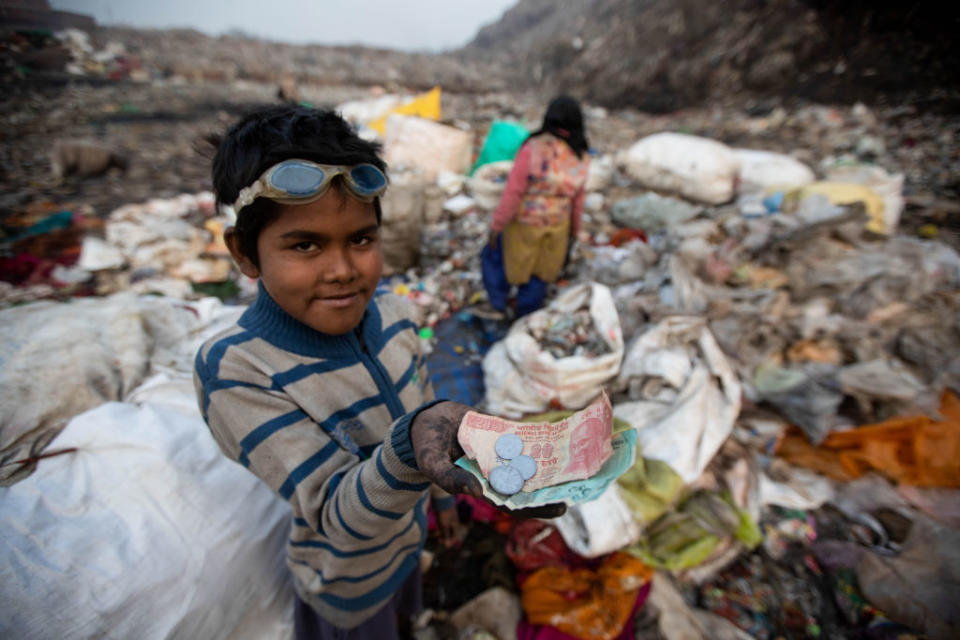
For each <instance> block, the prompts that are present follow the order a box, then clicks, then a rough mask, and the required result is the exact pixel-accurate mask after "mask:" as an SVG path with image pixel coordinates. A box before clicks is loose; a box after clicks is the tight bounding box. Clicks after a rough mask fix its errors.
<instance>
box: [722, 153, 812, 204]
mask: <svg viewBox="0 0 960 640" xmlns="http://www.w3.org/2000/svg"><path fill="white" fill-rule="evenodd" d="M733 152H734V153H735V154H736V156H737V159H738V160H739V161H740V181H739V184H738V190H739V191H740V192H741V193H750V192H755V191H765V190H767V189H773V188H782V189H785V188H789V187H802V186H804V185H808V184H810V183H811V182H813V181H814V180H816V179H817V178H816V176H815V175H814V173H813V170H812V169H810V167H808V166H807V165H805V164H803V163H802V162H800V161H799V160H795V159H793V158H791V157H790V156H787V155H784V154H782V153H774V152H772V151H762V150H759V149H734V150H733Z"/></svg>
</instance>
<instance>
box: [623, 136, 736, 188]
mask: <svg viewBox="0 0 960 640" xmlns="http://www.w3.org/2000/svg"><path fill="white" fill-rule="evenodd" d="M621 163H622V164H623V165H624V168H625V169H626V171H627V173H628V174H629V175H630V176H632V177H633V178H634V179H635V180H637V181H638V182H639V183H640V184H642V185H643V186H645V187H647V188H648V189H655V190H658V191H669V192H672V193H678V194H680V195H682V196H684V197H686V198H689V199H690V200H696V201H697V202H703V203H706V204H723V203H724V202H729V201H730V200H731V199H733V195H734V191H735V189H736V183H737V176H738V175H739V173H740V161H739V160H738V159H737V156H736V154H735V153H734V152H733V150H732V149H730V147H728V146H726V145H725V144H722V143H720V142H717V141H716V140H709V139H707V138H700V137H698V136H691V135H686V134H683V133H657V134H654V135H652V136H647V137H646V138H643V139H642V140H640V141H639V142H637V143H636V144H634V145H633V146H632V147H630V148H629V149H627V151H626V152H625V153H624V154H623V155H622V156H621Z"/></svg>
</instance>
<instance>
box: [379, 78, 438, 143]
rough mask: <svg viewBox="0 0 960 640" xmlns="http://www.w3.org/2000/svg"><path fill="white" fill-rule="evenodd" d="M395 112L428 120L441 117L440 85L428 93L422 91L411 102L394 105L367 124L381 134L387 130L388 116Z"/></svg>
mask: <svg viewBox="0 0 960 640" xmlns="http://www.w3.org/2000/svg"><path fill="white" fill-rule="evenodd" d="M393 114H396V115H401V116H417V117H420V118H426V119H427V120H439V119H440V87H434V88H433V89H431V90H430V91H427V92H426V93H421V94H420V95H418V96H417V97H415V98H414V99H413V100H411V101H410V102H407V103H405V104H402V105H400V106H399V107H394V108H393V109H391V110H390V111H388V112H387V113H386V114H384V115H382V116H380V117H379V118H377V119H376V120H371V121H370V122H368V123H367V126H368V127H370V128H371V129H373V130H374V131H376V132H377V133H379V134H380V135H381V136H382V135H385V134H386V132H387V118H388V117H389V116H391V115H393Z"/></svg>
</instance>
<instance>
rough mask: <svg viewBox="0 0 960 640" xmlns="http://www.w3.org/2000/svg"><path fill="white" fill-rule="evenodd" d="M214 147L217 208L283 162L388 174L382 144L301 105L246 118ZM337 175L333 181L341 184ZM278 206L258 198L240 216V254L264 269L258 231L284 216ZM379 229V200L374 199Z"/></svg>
mask: <svg viewBox="0 0 960 640" xmlns="http://www.w3.org/2000/svg"><path fill="white" fill-rule="evenodd" d="M208 141H209V142H210V143H211V144H213V145H214V147H215V148H216V154H215V155H214V157H213V166H212V172H211V173H212V178H213V191H214V193H215V194H216V197H217V205H218V206H219V205H232V204H233V203H234V202H235V201H236V199H237V197H238V196H239V194H240V190H241V189H243V188H244V187H246V186H248V185H251V184H253V182H254V181H256V179H257V178H259V177H260V175H261V174H262V173H263V172H264V171H266V170H267V169H269V168H270V167H272V166H273V165H275V164H277V163H278V162H283V161H284V160H289V159H291V158H302V159H304V160H312V161H313V162H317V163H320V164H337V165H347V166H349V165H355V164H363V163H369V164H372V165H375V166H377V167H379V168H380V170H381V171H383V172H384V173H386V170H387V165H386V163H385V162H384V161H383V160H382V159H381V158H380V156H379V155H378V154H379V151H380V145H379V144H378V143H376V142H370V141H367V140H364V139H363V138H361V137H360V136H358V135H357V133H356V131H354V130H353V128H352V127H351V126H350V125H349V124H348V123H347V122H346V121H345V120H344V119H343V118H341V117H340V116H339V115H338V114H337V113H335V112H333V111H320V110H317V109H311V108H308V107H302V106H289V105H281V106H273V107H268V108H266V109H261V110H259V111H255V112H253V113H250V114H248V115H246V116H244V117H243V118H242V119H240V120H239V121H238V122H236V123H234V124H233V125H232V126H231V127H230V128H229V129H227V131H226V133H224V134H223V136H218V135H211V136H209V137H208ZM340 179H341V177H340V176H337V177H336V178H335V179H334V180H340ZM281 206H282V205H280V204H278V203H276V202H274V201H273V200H270V199H269V198H257V199H256V200H254V201H253V202H252V203H251V204H249V205H247V206H246V207H244V208H243V209H241V210H240V211H238V212H237V223H236V225H235V228H236V233H237V236H238V238H239V241H240V250H241V251H243V254H244V255H245V256H247V258H249V259H250V260H251V261H252V262H253V264H254V265H256V266H257V267H259V266H260V257H259V255H258V253H257V239H258V238H259V236H260V232H261V231H262V230H263V228H264V227H265V226H267V225H268V224H269V223H270V222H273V221H274V220H275V219H276V218H277V216H278V215H279V213H280V209H281ZM374 208H375V210H376V212H377V224H380V218H381V209H380V198H376V199H375V200H374Z"/></svg>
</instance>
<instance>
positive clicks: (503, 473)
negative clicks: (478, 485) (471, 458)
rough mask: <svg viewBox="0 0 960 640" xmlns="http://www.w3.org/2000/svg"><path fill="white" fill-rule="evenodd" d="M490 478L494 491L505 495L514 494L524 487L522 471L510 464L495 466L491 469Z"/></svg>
mask: <svg viewBox="0 0 960 640" xmlns="http://www.w3.org/2000/svg"><path fill="white" fill-rule="evenodd" d="M489 479H490V486H491V487H493V489H494V491H496V492H497V493H499V494H502V495H505V496H512V495H513V494H515V493H516V492H518V491H520V488H521V487H523V476H522V475H520V471H519V470H517V469H515V468H513V467H511V466H508V465H503V466H500V467H494V469H493V470H492V471H490V478H489Z"/></svg>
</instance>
